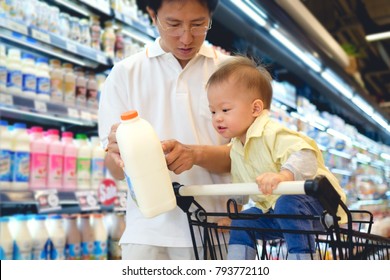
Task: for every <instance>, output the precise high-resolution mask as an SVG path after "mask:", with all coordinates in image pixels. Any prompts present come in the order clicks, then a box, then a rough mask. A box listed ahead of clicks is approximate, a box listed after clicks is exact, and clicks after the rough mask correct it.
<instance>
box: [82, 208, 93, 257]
mask: <svg viewBox="0 0 390 280" xmlns="http://www.w3.org/2000/svg"><path fill="white" fill-rule="evenodd" d="M80 231H81V259H82V260H93V259H94V256H93V246H94V242H95V234H94V231H93V228H92V226H91V222H90V215H89V214H81V216H80Z"/></svg>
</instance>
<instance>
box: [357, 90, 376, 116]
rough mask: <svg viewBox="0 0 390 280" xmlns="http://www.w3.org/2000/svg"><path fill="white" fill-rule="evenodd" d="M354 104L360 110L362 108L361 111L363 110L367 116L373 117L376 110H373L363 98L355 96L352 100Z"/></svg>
mask: <svg viewBox="0 0 390 280" xmlns="http://www.w3.org/2000/svg"><path fill="white" fill-rule="evenodd" d="M352 102H353V103H354V104H355V105H356V106H357V107H358V108H360V110H362V111H363V112H364V113H366V114H367V115H369V116H370V117H371V116H372V114H374V108H372V106H371V105H369V104H368V103H367V102H366V101H364V100H363V98H361V97H360V96H358V95H355V96H354V97H353V98H352Z"/></svg>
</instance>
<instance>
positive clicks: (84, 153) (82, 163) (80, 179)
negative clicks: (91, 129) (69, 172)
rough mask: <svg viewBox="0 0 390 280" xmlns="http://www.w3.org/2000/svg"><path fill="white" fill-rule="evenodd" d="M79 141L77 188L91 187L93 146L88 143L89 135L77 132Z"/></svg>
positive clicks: (87, 188) (86, 188)
mask: <svg viewBox="0 0 390 280" xmlns="http://www.w3.org/2000/svg"><path fill="white" fill-rule="evenodd" d="M76 140H77V143H78V154H77V189H79V190H89V189H91V156H92V151H91V146H90V145H89V143H88V138H87V135H85V134H76Z"/></svg>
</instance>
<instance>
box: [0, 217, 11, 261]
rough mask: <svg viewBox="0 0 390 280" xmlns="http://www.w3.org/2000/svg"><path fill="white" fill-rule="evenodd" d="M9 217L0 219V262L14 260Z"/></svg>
mask: <svg viewBox="0 0 390 280" xmlns="http://www.w3.org/2000/svg"><path fill="white" fill-rule="evenodd" d="M9 220H10V219H9V217H0V260H12V253H13V243H14V241H13V239H12V236H11V232H10V230H9Z"/></svg>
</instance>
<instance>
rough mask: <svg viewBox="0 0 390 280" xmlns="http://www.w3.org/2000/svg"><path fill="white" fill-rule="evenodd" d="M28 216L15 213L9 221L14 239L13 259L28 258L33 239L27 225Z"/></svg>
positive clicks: (30, 254)
mask: <svg viewBox="0 0 390 280" xmlns="http://www.w3.org/2000/svg"><path fill="white" fill-rule="evenodd" d="M27 221H28V217H27V216H25V215H15V216H13V217H12V219H11V221H10V230H11V235H12V238H13V240H14V252H13V259H14V260H30V259H31V256H32V246H33V240H32V238H31V234H30V231H29V229H28V226H27Z"/></svg>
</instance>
